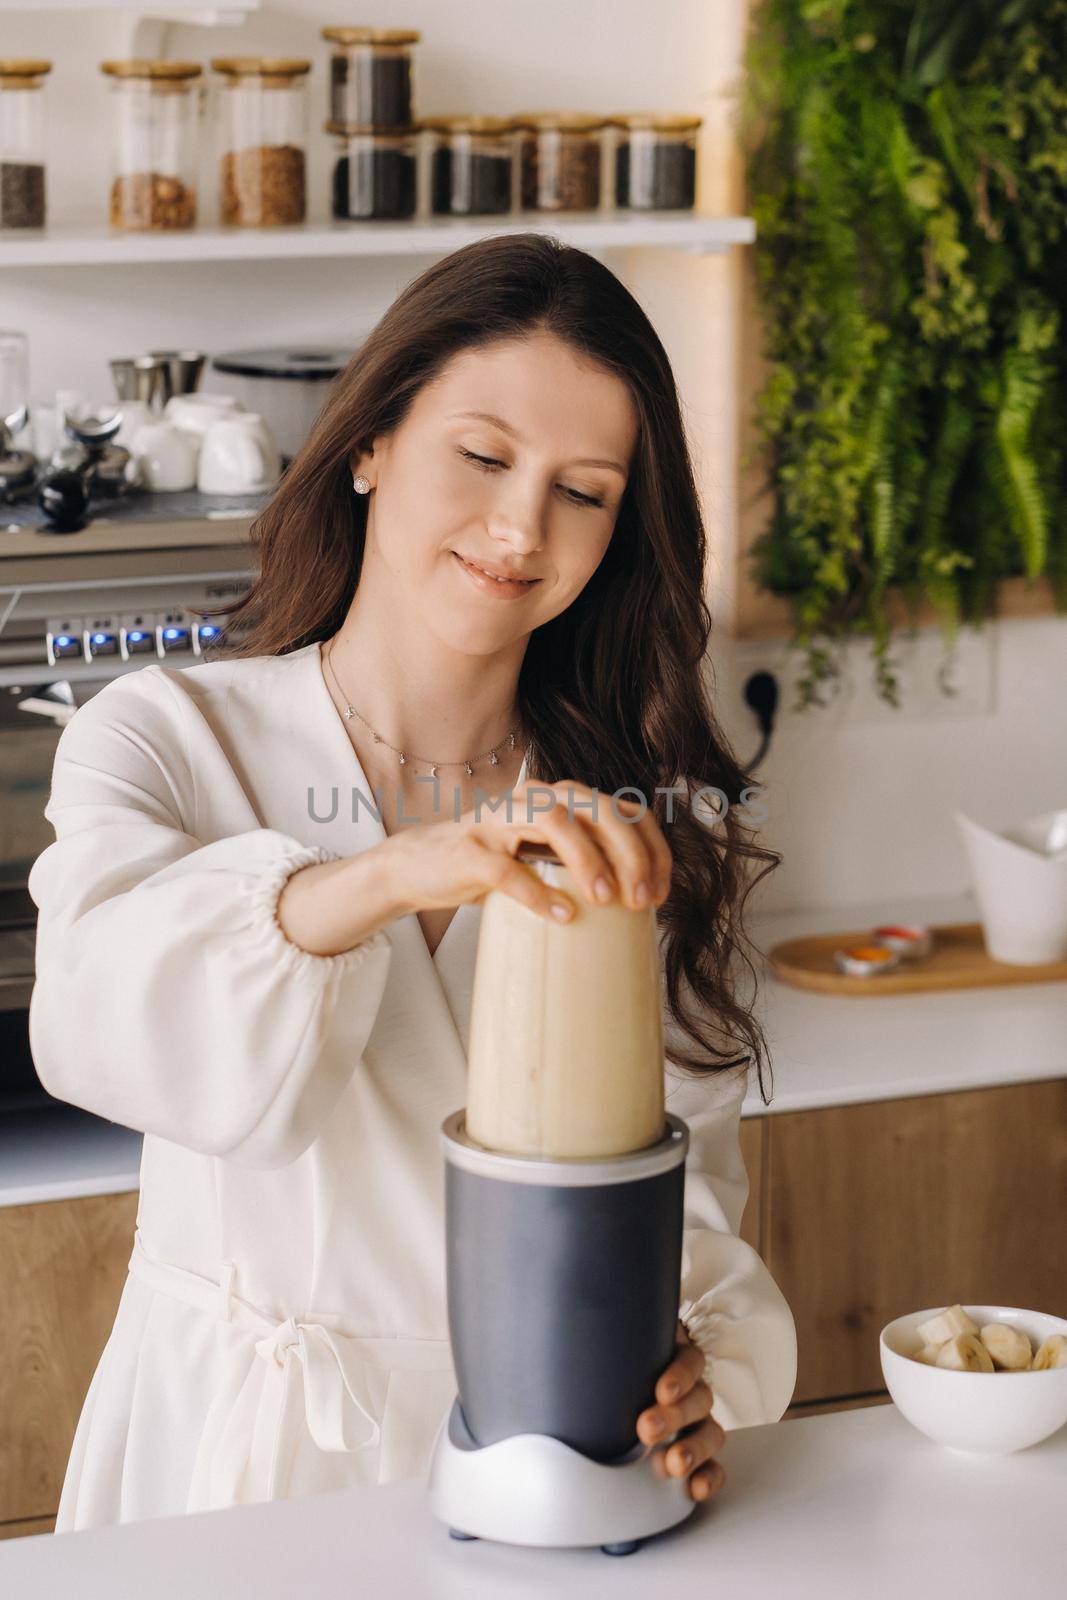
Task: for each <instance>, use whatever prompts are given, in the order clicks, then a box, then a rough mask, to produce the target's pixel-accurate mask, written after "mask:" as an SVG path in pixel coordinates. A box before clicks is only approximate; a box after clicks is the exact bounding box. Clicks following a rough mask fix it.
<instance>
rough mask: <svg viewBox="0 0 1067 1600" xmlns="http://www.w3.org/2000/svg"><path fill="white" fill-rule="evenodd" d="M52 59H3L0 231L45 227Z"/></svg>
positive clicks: (0, 62)
mask: <svg viewBox="0 0 1067 1600" xmlns="http://www.w3.org/2000/svg"><path fill="white" fill-rule="evenodd" d="M51 70H52V63H51V62H50V61H29V60H23V59H16V60H13V59H10V58H8V59H0V228H43V227H44V223H45V192H44V168H45V154H44V152H45V95H44V81H45V78H46V77H47V76H48V74H49V73H50V72H51Z"/></svg>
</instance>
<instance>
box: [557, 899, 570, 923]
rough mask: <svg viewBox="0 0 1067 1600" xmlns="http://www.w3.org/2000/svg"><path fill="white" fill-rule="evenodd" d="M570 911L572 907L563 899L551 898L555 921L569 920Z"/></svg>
mask: <svg viewBox="0 0 1067 1600" xmlns="http://www.w3.org/2000/svg"><path fill="white" fill-rule="evenodd" d="M571 911H572V907H571V906H569V905H568V904H567V902H566V901H565V900H553V902H552V915H553V916H554V917H555V919H556V921H557V922H569V921H570V918H571Z"/></svg>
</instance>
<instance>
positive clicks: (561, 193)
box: [513, 111, 608, 211]
mask: <svg viewBox="0 0 1067 1600" xmlns="http://www.w3.org/2000/svg"><path fill="white" fill-rule="evenodd" d="M607 122H608V119H607V118H606V117H597V116H586V115H582V114H579V113H578V112H570V111H536V112H525V111H524V112H521V113H520V114H519V115H518V116H517V117H515V118H514V119H513V123H514V126H515V127H516V129H517V130H518V141H519V173H520V204H521V206H522V209H523V210H524V211H596V210H597V209H598V208H599V206H600V193H601V190H600V182H601V180H600V173H601V165H602V163H601V149H602V147H603V142H604V129H605V128H606V127H607Z"/></svg>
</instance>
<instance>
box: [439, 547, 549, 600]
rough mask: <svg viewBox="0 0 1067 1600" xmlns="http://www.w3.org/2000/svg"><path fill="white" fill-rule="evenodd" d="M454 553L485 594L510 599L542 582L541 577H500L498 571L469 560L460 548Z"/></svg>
mask: <svg viewBox="0 0 1067 1600" xmlns="http://www.w3.org/2000/svg"><path fill="white" fill-rule="evenodd" d="M452 554H453V555H454V556H455V558H456V560H457V561H458V562H459V564H460V566H461V567H462V568H463V570H464V572H465V573H466V574H467V576H468V577H469V578H470V579H471V582H472V583H476V584H477V585H478V587H479V589H481V590H482V592H483V593H485V594H495V595H499V596H500V597H501V598H502V599H509V598H511V597H514V596H518V595H523V594H526V593H528V591H529V590H530V589H532V588H533V586H534V584H535V583H539V582H540V579H539V578H515V577H498V576H497V575H496V573H493V572H490V571H488V570H487V569H486V568H485V567H480V566H477V565H476V564H475V563H474V562H473V561H467V560H466V559H465V558H464V557H463V556H461V555H460V554H459V551H458V550H453V552H452Z"/></svg>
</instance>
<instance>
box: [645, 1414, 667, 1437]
mask: <svg viewBox="0 0 1067 1600" xmlns="http://www.w3.org/2000/svg"><path fill="white" fill-rule="evenodd" d="M647 1431H648V1432H649V1433H651V1434H652V1435H653V1437H656V1436H658V1435H659V1434H661V1433H662V1432H663V1418H662V1417H653V1418H652V1421H651V1422H650V1423H649V1424H648V1428H647Z"/></svg>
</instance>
